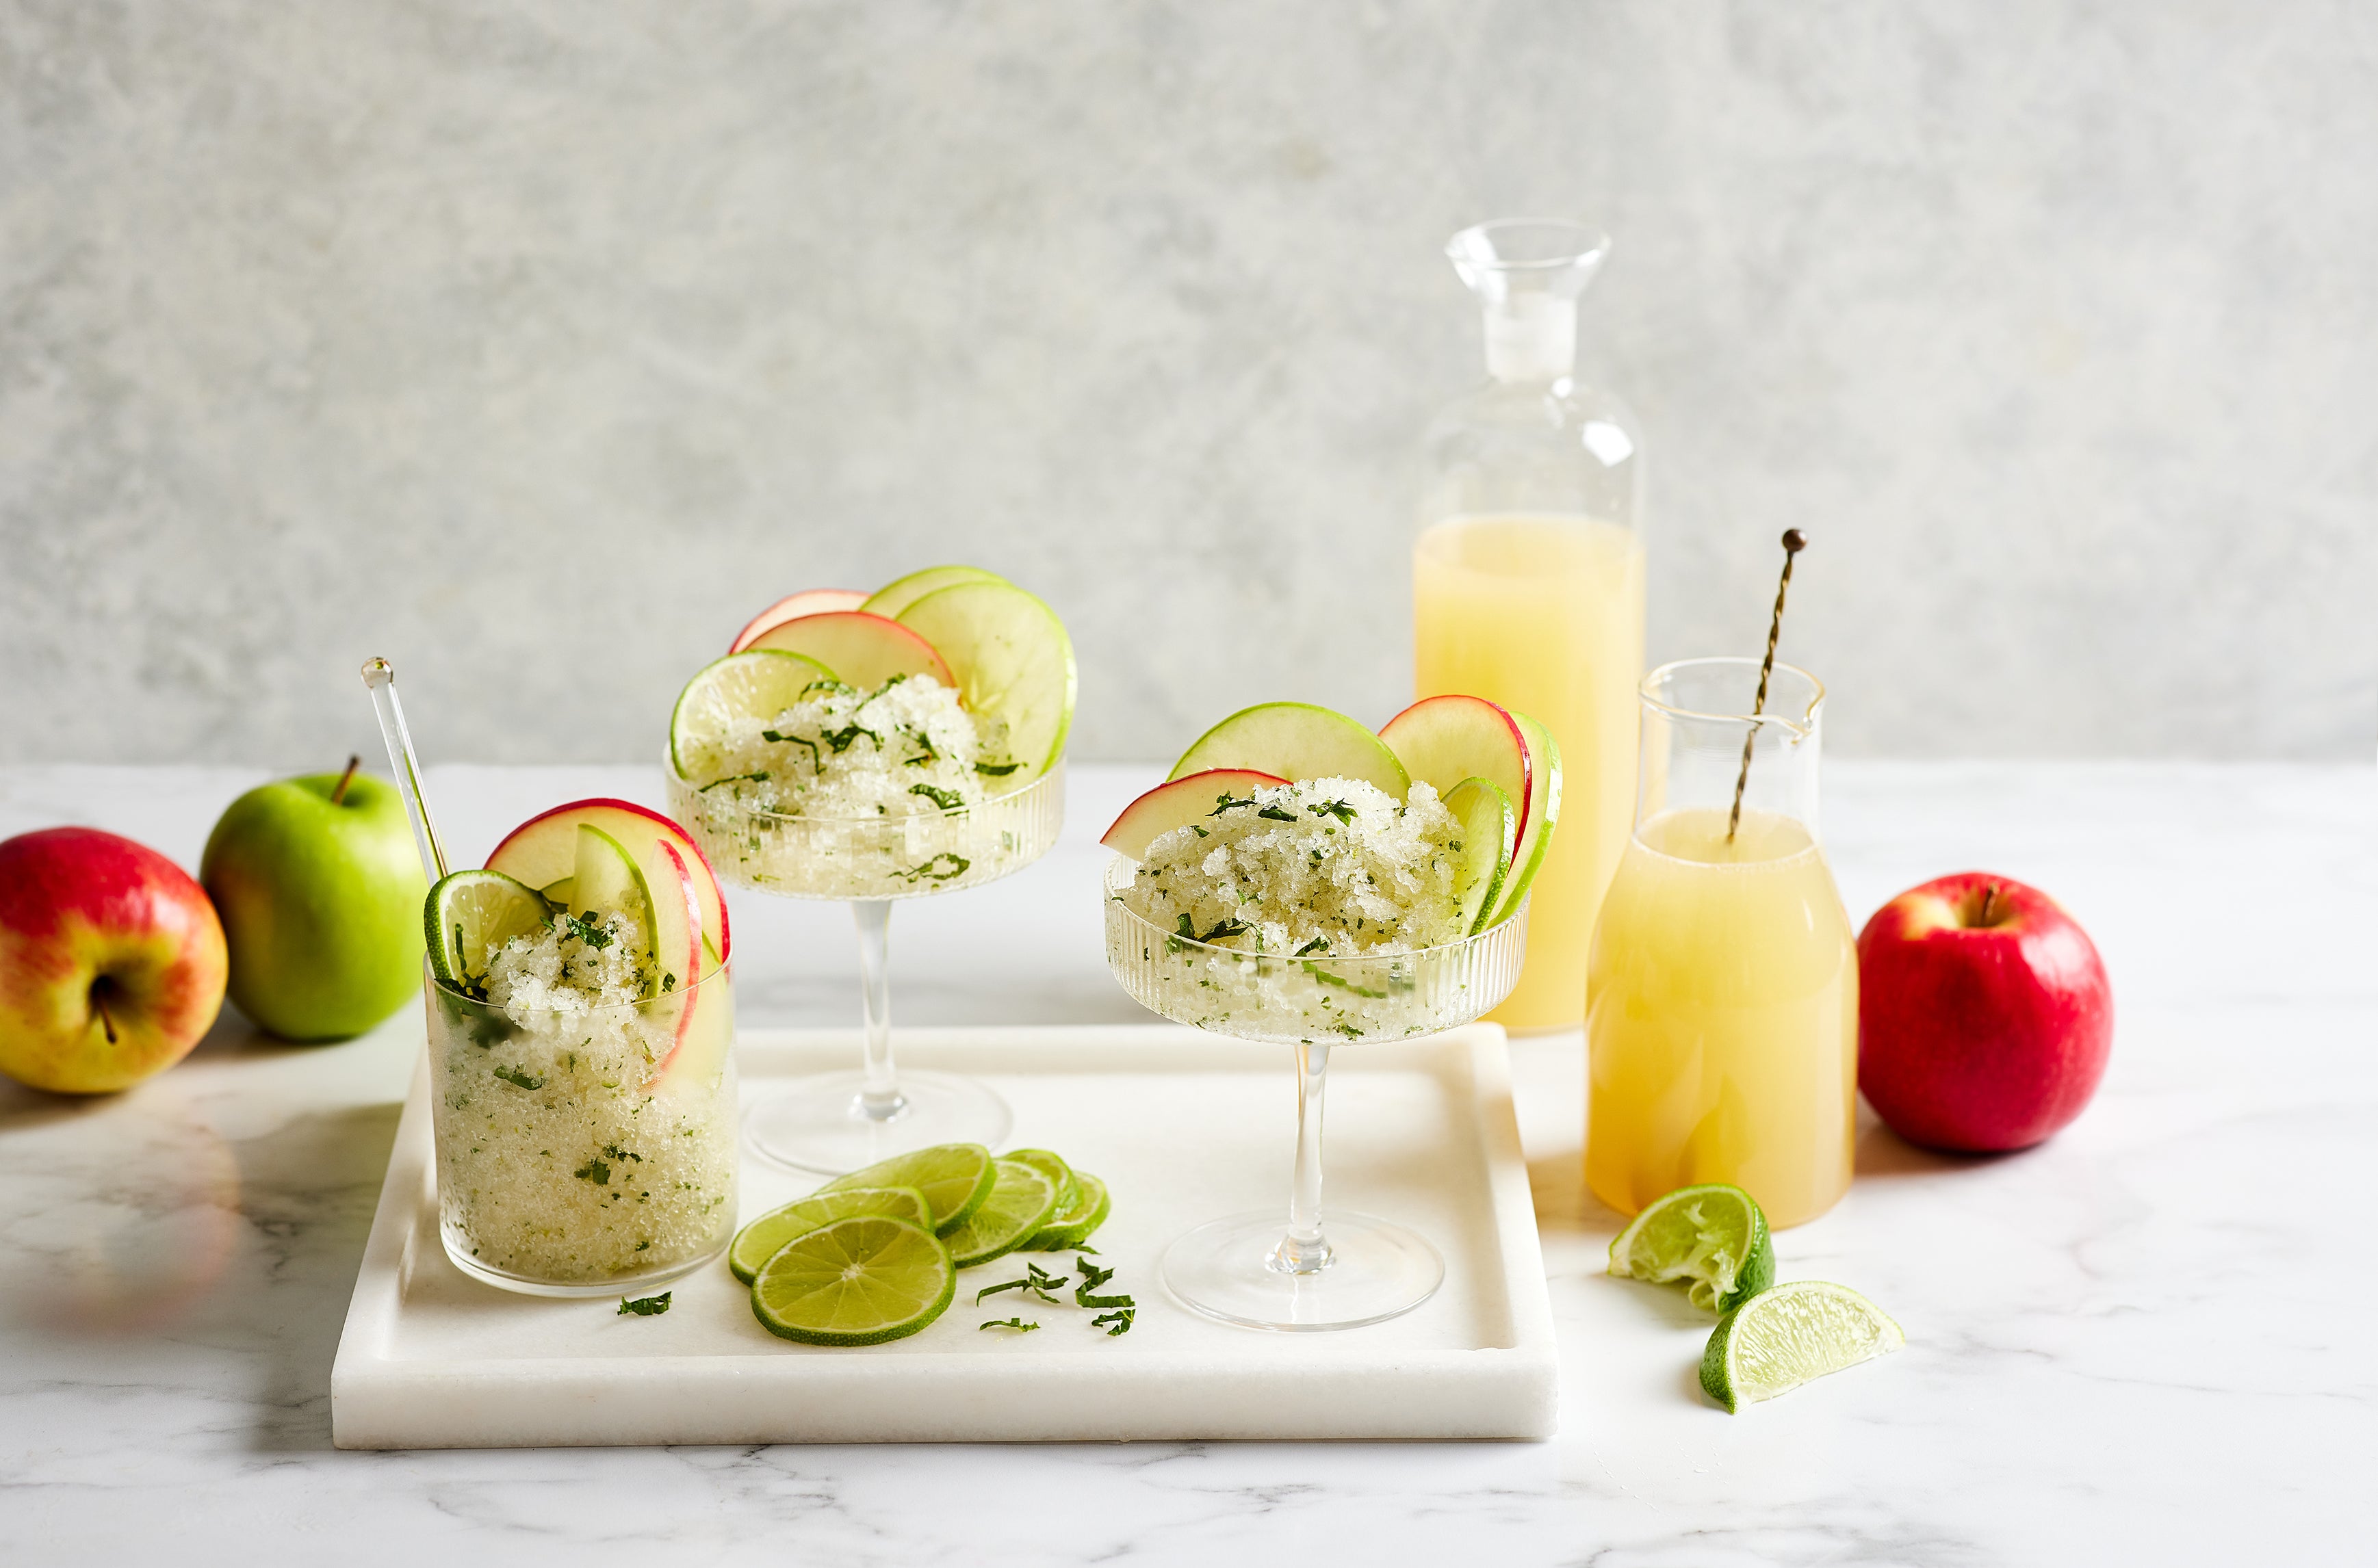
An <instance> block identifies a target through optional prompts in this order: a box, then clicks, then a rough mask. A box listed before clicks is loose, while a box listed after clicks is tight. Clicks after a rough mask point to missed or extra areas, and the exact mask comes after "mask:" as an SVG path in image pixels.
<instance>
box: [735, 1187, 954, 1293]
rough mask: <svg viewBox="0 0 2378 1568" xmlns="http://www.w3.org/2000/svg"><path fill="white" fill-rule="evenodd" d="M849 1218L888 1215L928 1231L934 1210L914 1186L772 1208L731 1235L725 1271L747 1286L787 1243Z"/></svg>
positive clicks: (850, 1190)
mask: <svg viewBox="0 0 2378 1568" xmlns="http://www.w3.org/2000/svg"><path fill="white" fill-rule="evenodd" d="M851 1215H892V1216H893V1217H894V1218H895V1219H905V1220H907V1222H908V1223H909V1224H911V1225H916V1226H922V1227H925V1228H927V1229H931V1227H932V1225H931V1222H932V1217H933V1215H932V1211H931V1209H928V1208H927V1207H925V1200H924V1196H923V1195H922V1194H921V1193H919V1191H917V1190H916V1189H915V1188H914V1187H846V1188H843V1189H841V1190H840V1191H832V1192H819V1193H816V1194H815V1195H813V1196H811V1197H807V1198H799V1199H796V1200H794V1201H793V1202H792V1203H787V1204H786V1205H785V1206H784V1207H782V1208H778V1209H770V1210H769V1211H768V1212H767V1213H766V1214H763V1215H761V1216H760V1217H759V1218H758V1219H755V1220H753V1221H752V1222H751V1224H749V1225H747V1226H745V1227H743V1228H742V1229H740V1230H739V1231H737V1232H736V1233H735V1245H733V1246H732V1247H729V1248H727V1267H728V1268H730V1269H732V1270H734V1271H735V1277H736V1278H738V1279H739V1280H741V1281H742V1282H743V1283H744V1284H746V1285H749V1284H751V1281H752V1279H753V1278H754V1277H755V1276H757V1275H758V1274H759V1272H760V1268H761V1265H762V1264H763V1263H766V1262H767V1261H768V1260H769V1259H770V1258H773V1257H775V1255H776V1251H777V1249H778V1248H780V1247H782V1246H784V1244H785V1243H786V1242H787V1241H790V1240H793V1239H796V1238H797V1237H802V1236H807V1235H808V1234H809V1233H810V1232H811V1231H812V1230H815V1229H816V1228H817V1227H819V1226H822V1225H831V1224H832V1223H834V1222H835V1220H838V1219H848V1218H849V1217H850V1216H851Z"/></svg>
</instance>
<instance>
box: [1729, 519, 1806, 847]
mask: <svg viewBox="0 0 2378 1568" xmlns="http://www.w3.org/2000/svg"><path fill="white" fill-rule="evenodd" d="M1807 548H1808V535H1807V534H1805V533H1801V532H1800V531H1799V530H1798V529H1796V528H1787V529H1785V530H1784V580H1783V581H1780V582H1778V583H1777V584H1776V585H1775V614H1774V615H1773V616H1771V618H1770V619H1769V620H1768V622H1767V657H1765V658H1764V659H1761V660H1760V661H1759V695H1758V696H1757V697H1756V698H1754V699H1752V700H1751V704H1750V716H1751V717H1752V718H1754V719H1755V718H1757V717H1759V714H1760V713H1761V712H1765V711H1766V708H1767V677H1768V676H1771V675H1773V674H1774V673H1775V640H1776V639H1777V638H1779V637H1781V636H1783V635H1784V594H1786V593H1788V592H1791V591H1792V557H1795V556H1796V555H1798V554H1799V553H1800V552H1801V551H1803V550H1805V549H1807ZM1758 738H1759V726H1758V725H1757V724H1753V725H1751V726H1750V729H1749V732H1748V733H1747V734H1746V735H1745V736H1743V737H1742V772H1738V773H1736V774H1735V776H1734V809H1733V810H1731V811H1729V812H1727V813H1726V817H1725V842H1726V843H1728V844H1732V843H1733V842H1734V831H1735V829H1736V828H1738V827H1740V826H1742V790H1743V786H1744V785H1745V784H1748V783H1749V782H1750V745H1751V742H1753V741H1755V740H1757V739H1758Z"/></svg>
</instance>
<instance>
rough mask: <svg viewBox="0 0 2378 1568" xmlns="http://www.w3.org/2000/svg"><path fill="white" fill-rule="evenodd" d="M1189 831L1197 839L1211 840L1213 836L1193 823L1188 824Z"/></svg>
mask: <svg viewBox="0 0 2378 1568" xmlns="http://www.w3.org/2000/svg"><path fill="white" fill-rule="evenodd" d="M1189 831H1190V832H1193V833H1195V834H1196V835H1197V836H1198V837H1199V838H1212V837H1213V836H1214V835H1213V834H1211V833H1209V832H1207V831H1206V830H1205V829H1203V828H1201V827H1199V826H1198V825H1197V824H1196V823H1195V822H1192V823H1190V824H1189Z"/></svg>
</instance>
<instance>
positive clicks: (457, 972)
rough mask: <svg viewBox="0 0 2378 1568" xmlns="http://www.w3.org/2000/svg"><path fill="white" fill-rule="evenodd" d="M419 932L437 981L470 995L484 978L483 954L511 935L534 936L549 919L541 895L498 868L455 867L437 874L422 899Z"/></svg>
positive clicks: (485, 961) (548, 923) (485, 966)
mask: <svg viewBox="0 0 2378 1568" xmlns="http://www.w3.org/2000/svg"><path fill="white" fill-rule="evenodd" d="M422 912H423V915H424V916H425V918H424V920H423V921H422V925H423V928H424V929H423V932H422V934H423V935H424V936H425V937H426V938H427V939H428V942H429V972H430V973H431V974H433V975H435V976H438V984H440V985H442V986H447V987H451V988H452V989H454V990H457V991H460V992H462V994H463V995H465V996H469V995H472V994H473V993H474V988H475V987H478V986H479V984H480V983H481V982H482V981H483V980H484V979H485V977H486V969H487V954H488V953H489V952H492V951H494V950H495V949H497V948H499V947H501V946H502V945H503V944H504V943H506V942H508V941H510V940H512V939H513V938H514V937H534V936H536V935H538V934H539V933H541V932H543V931H544V930H545V928H546V927H547V926H549V925H551V924H552V923H553V910H552V906H551V905H549V904H546V902H545V899H544V897H543V895H541V894H540V893H538V892H537V891H536V890H535V889H534V888H532V887H529V886H527V885H526V884H524V883H521V882H516V881H514V880H512V879H511V878H510V877H507V876H505V875H504V874H503V873H502V872H501V871H456V872H454V873H453V874H452V875H450V876H448V877H444V878H441V879H440V880H438V885H437V886H436V887H434V888H431V889H430V890H429V896H428V898H426V900H424V901H423V903H422Z"/></svg>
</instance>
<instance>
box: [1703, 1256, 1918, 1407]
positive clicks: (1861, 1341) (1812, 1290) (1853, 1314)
mask: <svg viewBox="0 0 2378 1568" xmlns="http://www.w3.org/2000/svg"><path fill="white" fill-rule="evenodd" d="M1906 1343H1907V1336H1906V1335H1904V1334H1902V1333H1901V1332H1900V1331H1899V1325H1898V1324H1897V1323H1893V1322H1892V1321H1891V1319H1890V1318H1889V1317H1888V1316H1886V1315H1885V1314H1884V1312H1883V1311H1882V1309H1881V1308H1880V1307H1878V1306H1876V1305H1875V1304H1874V1303H1873V1302H1871V1301H1869V1300H1868V1299H1866V1298H1865V1297H1863V1296H1861V1295H1859V1294H1858V1293H1857V1292H1856V1291H1855V1290H1852V1289H1850V1288H1849V1287H1847V1286H1842V1285H1828V1284H1826V1283H1825V1282H1824V1281H1822V1280H1815V1279H1807V1280H1794V1281H1793V1282H1792V1283H1791V1284H1789V1285H1778V1286H1775V1287H1772V1288H1771V1289H1767V1290H1762V1291H1760V1292H1759V1294H1758V1295H1756V1296H1753V1297H1752V1298H1751V1299H1749V1300H1747V1301H1746V1302H1744V1303H1743V1304H1742V1305H1741V1306H1740V1307H1739V1308H1737V1309H1735V1311H1733V1312H1732V1313H1731V1314H1729V1315H1728V1316H1726V1317H1725V1318H1724V1319H1723V1320H1721V1321H1720V1322H1719V1323H1718V1325H1717V1328H1716V1329H1715V1330H1714V1331H1713V1332H1712V1333H1711V1335H1710V1340H1709V1348H1708V1349H1707V1350H1706V1351H1704V1352H1702V1354H1701V1389H1702V1391H1703V1392H1704V1393H1706V1394H1708V1395H1709V1396H1710V1397H1711V1399H1714V1400H1716V1401H1717V1402H1718V1403H1719V1404H1720V1405H1723V1406H1725V1407H1726V1408H1727V1409H1728V1410H1738V1409H1740V1408H1741V1407H1742V1406H1745V1405H1749V1404H1754V1403H1756V1402H1757V1401H1759V1400H1761V1399H1772V1398H1774V1397H1775V1396H1776V1395H1777V1394H1788V1393H1790V1392H1791V1391H1792V1390H1793V1389H1796V1388H1797V1387H1799V1386H1800V1385H1801V1384H1802V1383H1804V1382H1812V1381H1814V1380H1815V1379H1818V1378H1820V1377H1823V1376H1824V1375H1825V1374H1826V1373H1827V1372H1838V1371H1841V1370H1842V1369H1843V1368H1844V1367H1854V1366H1856V1365H1857V1364H1858V1363H1859V1362H1860V1361H1871V1360H1873V1359H1875V1358H1876V1357H1877V1356H1888V1355H1890V1354H1891V1353H1892V1351H1894V1350H1897V1349H1899V1348H1901V1347H1904V1346H1905V1345H1906Z"/></svg>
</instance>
